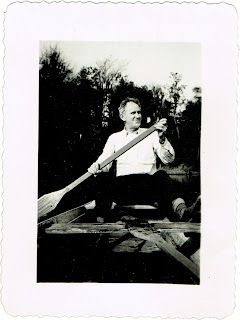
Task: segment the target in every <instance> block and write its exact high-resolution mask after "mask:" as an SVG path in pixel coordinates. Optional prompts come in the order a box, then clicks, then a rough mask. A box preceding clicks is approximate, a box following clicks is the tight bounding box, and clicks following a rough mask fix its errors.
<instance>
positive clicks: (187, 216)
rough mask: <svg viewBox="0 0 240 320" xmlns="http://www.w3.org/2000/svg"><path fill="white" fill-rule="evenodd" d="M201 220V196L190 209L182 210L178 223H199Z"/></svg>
mask: <svg viewBox="0 0 240 320" xmlns="http://www.w3.org/2000/svg"><path fill="white" fill-rule="evenodd" d="M200 220H201V195H199V196H198V197H197V200H196V201H195V202H194V203H193V205H192V206H191V207H188V208H186V209H184V212H183V215H182V217H181V219H180V220H179V221H180V222H187V221H188V222H200Z"/></svg>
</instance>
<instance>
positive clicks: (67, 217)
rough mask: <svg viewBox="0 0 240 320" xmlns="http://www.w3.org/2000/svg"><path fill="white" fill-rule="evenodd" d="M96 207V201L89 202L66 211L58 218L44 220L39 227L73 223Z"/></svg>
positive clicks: (57, 216)
mask: <svg viewBox="0 0 240 320" xmlns="http://www.w3.org/2000/svg"><path fill="white" fill-rule="evenodd" d="M94 207H95V200H93V201H89V202H87V203H85V204H83V205H81V206H78V207H76V208H73V209H70V210H67V211H64V212H62V213H60V214H58V215H56V216H53V217H51V218H48V219H46V220H43V221H41V222H39V223H38V226H43V225H47V224H49V223H71V222H72V221H74V220H75V219H77V218H79V217H80V216H82V215H85V212H86V211H87V210H90V209H93V208H94Z"/></svg>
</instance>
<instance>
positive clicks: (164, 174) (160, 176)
mask: <svg viewBox="0 0 240 320" xmlns="http://www.w3.org/2000/svg"><path fill="white" fill-rule="evenodd" d="M153 176H154V177H156V178H158V179H162V180H164V179H169V175H168V174H167V172H166V171H165V170H158V171H157V172H155V173H154V175H153Z"/></svg>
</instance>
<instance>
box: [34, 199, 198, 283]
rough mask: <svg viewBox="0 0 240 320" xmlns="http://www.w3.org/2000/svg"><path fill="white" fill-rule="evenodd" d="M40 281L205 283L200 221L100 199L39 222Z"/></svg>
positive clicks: (153, 209) (147, 206)
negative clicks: (104, 205)
mask: <svg viewBox="0 0 240 320" xmlns="http://www.w3.org/2000/svg"><path fill="white" fill-rule="evenodd" d="M38 282H104V283H106V282H111V283H116V282H120V283H121V282H124V283H126V282H134V283H143V282H144V283H146V282H147V283H152V282H153V283H181V284H199V283H200V223H195V222H194V223H193V222H176V221H170V220H169V219H168V218H167V217H166V216H164V215H163V214H162V213H160V212H159V210H158V209H156V208H155V207H153V206H150V205H132V206H117V205H113V206H112V208H111V209H110V210H98V209H96V208H95V201H90V202H88V203H86V204H85V205H82V206H78V207H76V208H73V209H71V210H68V211H64V212H62V213H60V214H58V215H55V216H54V215H53V216H52V217H51V218H48V219H43V220H40V221H39V223H38Z"/></svg>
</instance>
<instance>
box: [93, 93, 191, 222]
mask: <svg viewBox="0 0 240 320" xmlns="http://www.w3.org/2000/svg"><path fill="white" fill-rule="evenodd" d="M119 116H120V118H121V120H122V121H123V122H124V129H123V130H122V131H120V132H117V133H114V134H112V135H111V136H110V137H109V138H108V140H107V143H106V145H105V147H104V150H103V152H102V154H101V155H100V157H99V158H98V159H97V161H96V162H94V163H93V164H92V165H91V166H90V168H89V169H88V171H89V172H91V173H92V174H94V175H96V174H98V173H99V172H102V171H103V172H108V171H109V169H110V168H111V166H112V163H110V164H109V165H107V166H106V167H105V168H103V169H102V170H99V168H100V166H99V164H100V163H101V162H103V161H104V160H105V159H106V158H107V157H109V156H111V155H112V154H113V153H114V152H116V151H117V150H119V149H120V148H121V147H123V146H124V145H126V144H127V143H128V142H130V141H131V140H133V139H134V138H135V137H136V135H138V134H141V133H142V132H143V131H145V130H146V129H143V128H141V127H140V125H141V120H142V114H141V107H140V103H139V101H138V100H137V99H134V98H127V99H125V100H123V101H122V102H121V104H120V107H119ZM155 127H156V129H157V131H155V132H153V133H152V134H150V135H149V136H148V137H147V138H145V139H144V140H142V141H141V142H139V143H138V144H137V145H135V146H134V147H132V148H131V149H129V150H128V151H127V152H125V153H124V154H122V155H121V156H120V157H118V158H117V160H116V178H115V179H114V182H113V183H109V181H108V182H106V184H105V186H104V191H105V193H104V192H101V197H107V198H108V199H109V200H110V201H114V202H117V203H125V204H131V203H132V204H141V203H145V204H146V203H151V204H153V203H155V204H157V205H158V207H160V208H162V207H163V208H165V207H166V205H169V204H170V203H171V204H172V207H173V210H174V212H175V213H176V214H177V216H178V218H179V220H185V218H184V216H185V217H186V219H187V220H188V219H189V213H191V212H192V211H193V209H194V207H195V205H194V206H192V207H191V208H187V207H186V204H185V202H184V200H183V199H182V198H180V197H179V194H178V192H177V190H176V189H175V186H174V184H173V182H172V180H171V179H170V178H169V177H168V175H167V174H166V172H165V171H163V170H160V171H158V170H157V158H159V159H160V161H161V162H162V163H163V164H169V163H172V162H173V161H174V159H175V152H174V149H173V147H172V145H171V143H170V142H169V141H168V139H167V137H166V131H167V120H166V119H165V118H163V119H161V120H160V121H159V122H158V123H156V124H155ZM99 200H100V199H99ZM100 201H101V200H100Z"/></svg>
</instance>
